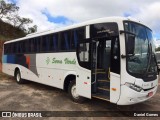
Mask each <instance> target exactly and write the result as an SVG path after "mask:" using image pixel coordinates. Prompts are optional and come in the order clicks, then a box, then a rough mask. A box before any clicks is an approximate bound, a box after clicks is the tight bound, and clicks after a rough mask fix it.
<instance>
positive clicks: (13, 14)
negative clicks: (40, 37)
mask: <svg viewBox="0 0 160 120" xmlns="http://www.w3.org/2000/svg"><path fill="white" fill-rule="evenodd" d="M18 10H19V7H17V6H16V4H13V3H6V2H5V1H4V0H1V1H0V20H2V19H3V18H5V20H7V21H8V23H10V24H11V25H13V26H14V27H16V28H18V29H21V30H23V31H24V32H25V33H26V34H29V33H33V32H36V31H37V26H36V25H33V26H32V27H31V26H30V24H31V23H33V20H31V19H29V18H24V17H21V16H19V15H18Z"/></svg>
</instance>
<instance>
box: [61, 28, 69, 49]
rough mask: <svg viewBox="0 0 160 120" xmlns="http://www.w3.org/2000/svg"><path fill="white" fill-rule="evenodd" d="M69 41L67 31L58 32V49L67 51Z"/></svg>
mask: <svg viewBox="0 0 160 120" xmlns="http://www.w3.org/2000/svg"><path fill="white" fill-rule="evenodd" d="M69 41H70V35H69V32H68V31H65V32H61V33H60V50H62V51H64V50H68V51H69V49H70V45H69Z"/></svg>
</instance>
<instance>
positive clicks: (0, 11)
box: [0, 0, 19, 19]
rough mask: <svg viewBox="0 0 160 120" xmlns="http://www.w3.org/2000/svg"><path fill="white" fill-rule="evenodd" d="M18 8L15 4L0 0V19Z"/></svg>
mask: <svg viewBox="0 0 160 120" xmlns="http://www.w3.org/2000/svg"><path fill="white" fill-rule="evenodd" d="M18 10H19V7H17V6H16V4H13V3H6V2H5V1H4V0H0V19H2V18H4V17H7V16H8V15H10V14H12V13H15V12H16V11H18Z"/></svg>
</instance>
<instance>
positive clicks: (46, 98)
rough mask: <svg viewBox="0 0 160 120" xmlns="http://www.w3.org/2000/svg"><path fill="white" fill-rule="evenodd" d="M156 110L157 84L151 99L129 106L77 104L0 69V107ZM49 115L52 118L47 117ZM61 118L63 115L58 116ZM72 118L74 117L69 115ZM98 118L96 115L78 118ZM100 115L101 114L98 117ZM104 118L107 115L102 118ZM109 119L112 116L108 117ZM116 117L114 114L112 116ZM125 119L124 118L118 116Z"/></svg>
mask: <svg viewBox="0 0 160 120" xmlns="http://www.w3.org/2000/svg"><path fill="white" fill-rule="evenodd" d="M2 110H3V111H15V110H16V111H119V112H117V114H118V115H120V114H123V113H121V112H120V111H126V110H127V111H137V110H139V111H145V110H146V111H147V110H148V111H159V110H160V87H159V88H158V91H157V94H156V95H155V96H154V97H153V98H151V99H150V100H148V101H146V102H143V103H139V104H136V105H130V106H117V105H114V104H111V103H109V102H105V101H101V100H98V99H93V100H88V101H86V102H85V103H83V104H77V103H74V102H72V101H71V100H70V98H69V96H68V95H67V93H66V92H64V91H62V90H59V89H56V88H53V87H49V86H45V85H41V84H37V83H33V82H29V83H27V84H23V85H19V84H17V83H16V81H15V80H14V79H13V78H12V77H8V76H6V75H4V74H2V73H0V111H2ZM50 119H52V118H50ZM58 119H63V118H58ZM70 119H75V118H70ZM79 119H97V118H79ZM101 119H102V118H101ZM103 119H106V118H103ZM108 119H111V118H108ZM112 119H116V118H112ZM121 119H124V118H121Z"/></svg>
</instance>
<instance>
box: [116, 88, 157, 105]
mask: <svg viewBox="0 0 160 120" xmlns="http://www.w3.org/2000/svg"><path fill="white" fill-rule="evenodd" d="M157 88H158V86H155V87H154V88H153V89H151V90H148V91H143V92H137V91H135V90H133V89H131V88H129V87H128V86H126V85H122V86H121V95H120V99H119V101H118V102H117V105H131V104H136V103H140V102H143V101H146V100H148V99H150V98H151V97H153V96H154V94H155V93H156V91H157ZM151 92H152V93H153V94H152V95H151V96H149V93H151Z"/></svg>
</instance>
